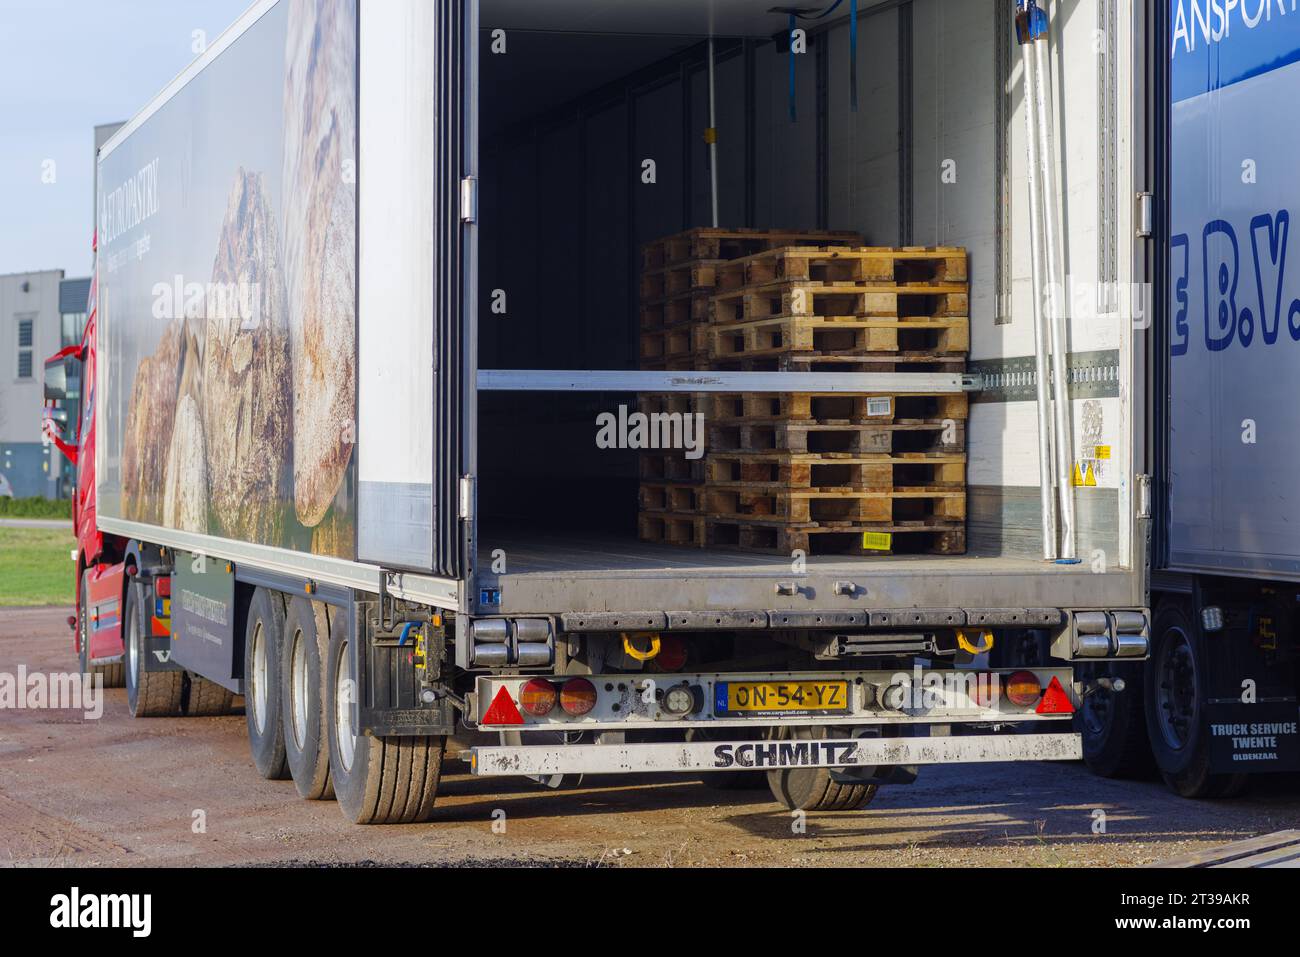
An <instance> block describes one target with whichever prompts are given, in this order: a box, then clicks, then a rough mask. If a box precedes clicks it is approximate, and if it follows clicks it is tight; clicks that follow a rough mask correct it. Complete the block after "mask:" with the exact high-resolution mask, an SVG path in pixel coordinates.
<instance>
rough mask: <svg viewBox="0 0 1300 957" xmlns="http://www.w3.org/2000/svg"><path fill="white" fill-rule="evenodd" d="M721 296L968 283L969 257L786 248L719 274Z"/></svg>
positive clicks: (952, 251)
mask: <svg viewBox="0 0 1300 957" xmlns="http://www.w3.org/2000/svg"><path fill="white" fill-rule="evenodd" d="M715 274H716V283H717V288H718V290H719V291H720V292H725V291H727V290H733V289H741V288H743V287H745V286H755V285H763V284H766V283H772V282H810V281H811V282H821V283H842V282H852V283H861V282H887V283H905V284H911V283H965V282H966V281H967V278H968V277H967V262H966V251H965V250H964V249H959V248H953V247H942V248H926V247H909V248H902V249H894V248H889V247H858V248H835V247H827V246H820V247H819V246H813V247H809V246H802V247H787V248H784V249H774V250H768V251H766V252H761V253H756V254H755V255H753V256H746V257H745V258H743V259H735V260H732V261H730V262H728V263H726V264H724V265H722V266H720V267H719V268H717V269H716V270H715Z"/></svg>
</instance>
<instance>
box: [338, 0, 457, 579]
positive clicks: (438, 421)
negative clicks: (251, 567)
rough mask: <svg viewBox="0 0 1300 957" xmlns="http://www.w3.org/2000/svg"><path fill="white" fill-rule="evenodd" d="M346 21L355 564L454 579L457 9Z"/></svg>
mask: <svg viewBox="0 0 1300 957" xmlns="http://www.w3.org/2000/svg"><path fill="white" fill-rule="evenodd" d="M359 16H360V23H359V34H360V40H359V50H360V56H359V64H360V77H359V126H360V150H359V161H358V168H357V176H358V205H359V209H360V213H359V216H360V221H361V230H360V233H361V237H362V239H361V242H360V244H359V250H358V257H359V258H358V273H359V281H358V314H359V322H358V326H359V329H358V337H357V338H358V362H357V377H358V411H357V420H358V421H357V424H358V434H359V442H358V449H359V466H358V468H359V475H358V485H359V487H358V490H357V497H358V503H359V504H358V511H359V530H358V538H357V558H358V559H359V560H361V561H365V562H371V563H374V564H377V565H381V566H384V567H387V568H399V569H410V570H413V571H422V572H432V573H434V574H436V575H440V576H442V577H445V578H456V577H458V576H459V573H460V566H461V548H460V535H459V527H460V523H459V509H458V504H457V488H458V484H459V480H460V476H461V475H462V471H463V469H462V461H463V455H462V444H461V415H460V412H461V407H460V402H461V388H462V381H463V370H462V361H463V355H462V304H463V297H462V295H461V289H462V286H461V270H462V266H463V262H464V249H465V246H466V243H465V235H466V230H467V229H469V228H470V226H469V224H468V223H467V222H466V218H465V217H464V216H463V210H462V208H461V181H462V177H463V175H464V165H465V164H464V161H463V143H464V131H463V127H462V123H463V120H462V109H461V97H462V95H463V89H464V84H463V78H462V65H463V60H462V57H463V50H464V42H463V40H464V38H463V29H464V16H463V9H462V4H461V3H460V2H458V0H449V2H438V3H427V2H417V0H383V2H379V0H362V2H361V4H360V10H359ZM415 356H428V357H429V360H428V361H427V362H421V361H414V360H413V358H412V357H415Z"/></svg>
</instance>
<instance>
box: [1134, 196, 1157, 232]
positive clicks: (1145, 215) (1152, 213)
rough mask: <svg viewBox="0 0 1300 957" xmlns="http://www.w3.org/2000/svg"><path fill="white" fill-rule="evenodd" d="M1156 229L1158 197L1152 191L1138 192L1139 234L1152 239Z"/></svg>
mask: <svg viewBox="0 0 1300 957" xmlns="http://www.w3.org/2000/svg"><path fill="white" fill-rule="evenodd" d="M1155 230H1156V198H1155V196H1154V195H1152V194H1151V193H1138V194H1137V234H1138V238H1139V239H1150V238H1151V237H1152V236H1154V235H1155Z"/></svg>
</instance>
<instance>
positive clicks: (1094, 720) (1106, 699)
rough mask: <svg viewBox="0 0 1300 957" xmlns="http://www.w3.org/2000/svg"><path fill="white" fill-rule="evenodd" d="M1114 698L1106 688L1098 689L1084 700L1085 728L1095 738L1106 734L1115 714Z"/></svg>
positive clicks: (1082, 710)
mask: <svg viewBox="0 0 1300 957" xmlns="http://www.w3.org/2000/svg"><path fill="white" fill-rule="evenodd" d="M1114 708H1115V699H1114V696H1113V695H1112V694H1111V692H1110V691H1108V690H1107V689H1105V688H1100V687H1099V688H1097V689H1096V690H1095V691H1093V693H1092V694H1090V695H1088V696H1086V697H1085V698H1084V699H1083V708H1082V709H1081V712H1082V716H1083V727H1084V730H1085V731H1087V733H1088V734H1089V735H1090V736H1091V737H1094V738H1099V737H1101V736H1102V735H1103V734H1105V733H1106V729H1107V728H1108V727H1110V722H1111V719H1112V716H1113V713H1114Z"/></svg>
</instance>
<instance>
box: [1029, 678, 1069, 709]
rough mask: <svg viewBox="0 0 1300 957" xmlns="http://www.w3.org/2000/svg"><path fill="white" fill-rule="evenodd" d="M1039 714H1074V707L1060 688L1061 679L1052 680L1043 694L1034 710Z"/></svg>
mask: <svg viewBox="0 0 1300 957" xmlns="http://www.w3.org/2000/svg"><path fill="white" fill-rule="evenodd" d="M1034 710H1035V711H1037V712H1038V713H1039V714H1074V705H1073V704H1072V703H1071V702H1070V696H1069V695H1068V694H1066V693H1065V689H1064V688H1062V687H1061V679H1059V678H1053V679H1052V683H1051V684H1049V685H1048V686H1047V690H1046V691H1044V692H1043V698H1042V700H1041V701H1039V702H1038V707H1037V708H1035V709H1034Z"/></svg>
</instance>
